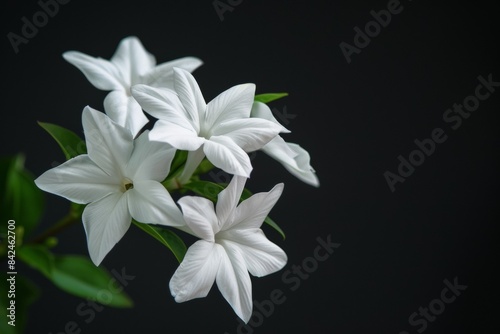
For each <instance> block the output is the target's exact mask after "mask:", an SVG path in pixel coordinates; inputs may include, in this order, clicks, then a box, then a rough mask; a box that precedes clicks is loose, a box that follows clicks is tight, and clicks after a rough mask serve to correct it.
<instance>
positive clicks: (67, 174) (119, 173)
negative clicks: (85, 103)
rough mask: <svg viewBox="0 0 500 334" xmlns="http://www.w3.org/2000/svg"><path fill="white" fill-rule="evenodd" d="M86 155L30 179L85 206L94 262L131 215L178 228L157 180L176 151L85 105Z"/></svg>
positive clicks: (168, 199) (177, 214)
mask: <svg viewBox="0 0 500 334" xmlns="http://www.w3.org/2000/svg"><path fill="white" fill-rule="evenodd" d="M82 121H83V128H84V130H85V138H86V144H87V149H88V154H83V155H79V156H77V157H75V158H73V159H70V160H68V161H66V162H65V163H63V164H62V165H59V166H57V167H55V168H53V169H50V170H48V171H46V172H45V173H44V174H42V175H41V176H40V177H38V178H37V179H36V180H35V183H36V185H37V186H38V187H39V188H40V189H42V190H45V191H47V192H50V193H53V194H56V195H59V196H62V197H64V198H67V199H69V200H70V201H72V202H75V203H79V204H88V203H89V204H88V205H87V206H86V207H85V210H84V211H83V216H82V220H83V225H84V227H85V232H86V234H87V242H88V248H89V253H90V257H91V259H92V261H93V262H94V263H95V264H96V265H99V264H100V263H101V261H102V260H103V258H104V257H105V256H106V254H107V253H108V252H109V251H110V250H111V249H112V248H113V246H114V245H115V244H116V243H117V242H118V241H119V240H120V239H121V238H122V237H123V235H124V234H125V232H126V231H127V230H128V228H129V227H130V224H131V220H132V218H134V219H135V220H137V221H139V222H142V223H148V224H161V225H169V226H180V225H183V224H184V220H183V218H182V214H181V212H180V209H179V208H178V207H177V205H176V204H175V202H174V201H173V199H172V197H171V196H170V194H169V193H168V191H167V190H166V189H165V188H164V187H163V185H162V184H161V183H160V181H163V179H164V178H165V177H166V176H167V174H168V172H169V169H170V163H171V161H172V158H173V156H174V154H175V149H173V148H171V147H170V148H169V147H168V146H167V145H164V144H163V145H162V144H160V143H158V142H152V141H149V139H148V133H147V132H145V133H143V134H141V135H140V136H139V137H138V138H137V139H136V140H135V141H134V140H133V138H132V134H131V133H130V131H128V130H127V129H125V128H124V127H122V126H120V125H118V124H116V123H114V122H113V121H112V120H111V119H110V118H109V117H107V116H106V115H105V114H104V113H102V112H100V111H97V110H95V109H92V108H90V107H86V108H85V109H84V111H83V115H82Z"/></svg>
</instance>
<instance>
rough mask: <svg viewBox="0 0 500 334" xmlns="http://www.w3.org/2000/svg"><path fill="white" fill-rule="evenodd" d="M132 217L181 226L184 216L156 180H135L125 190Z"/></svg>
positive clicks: (148, 222) (141, 220)
mask: <svg viewBox="0 0 500 334" xmlns="http://www.w3.org/2000/svg"><path fill="white" fill-rule="evenodd" d="M126 194H127V200H128V207H129V210H130V214H131V215H132V217H133V218H134V219H135V220H137V221H139V222H141V223H145V224H158V225H165V226H182V225H184V224H185V223H184V218H183V217H182V213H181V210H180V209H179V207H178V206H177V205H176V204H175V202H174V200H173V199H172V197H171V196H170V194H169V192H168V191H167V190H166V189H165V187H164V186H163V185H162V184H161V183H159V182H156V181H145V180H141V181H137V182H134V188H133V189H130V190H128V191H126Z"/></svg>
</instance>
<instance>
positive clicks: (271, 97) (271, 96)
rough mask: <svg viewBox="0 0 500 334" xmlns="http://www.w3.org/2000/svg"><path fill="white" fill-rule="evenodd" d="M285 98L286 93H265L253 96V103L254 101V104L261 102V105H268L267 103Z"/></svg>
mask: <svg viewBox="0 0 500 334" xmlns="http://www.w3.org/2000/svg"><path fill="white" fill-rule="evenodd" d="M285 96H288V93H266V94H258V95H255V97H254V101H256V102H262V103H269V102H272V101H276V100H278V99H281V98H283V97H285Z"/></svg>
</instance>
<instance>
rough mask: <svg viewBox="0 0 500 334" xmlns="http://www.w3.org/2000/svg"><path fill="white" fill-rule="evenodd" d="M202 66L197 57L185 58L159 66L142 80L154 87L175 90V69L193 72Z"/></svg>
mask: <svg viewBox="0 0 500 334" xmlns="http://www.w3.org/2000/svg"><path fill="white" fill-rule="evenodd" d="M202 64H203V62H202V61H201V60H200V59H198V58H196V57H184V58H179V59H175V60H171V61H168V62H165V63H162V64H159V65H158V66H156V67H155V68H153V69H152V70H150V71H149V72H148V73H146V75H144V76H143V78H142V82H143V83H145V84H147V85H150V86H154V87H165V88H170V89H173V88H174V67H178V68H182V69H184V70H186V71H188V72H193V71H194V70H196V69H197V68H198V67H200V66H201V65H202Z"/></svg>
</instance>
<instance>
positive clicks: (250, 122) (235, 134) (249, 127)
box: [212, 118, 281, 152]
mask: <svg viewBox="0 0 500 334" xmlns="http://www.w3.org/2000/svg"><path fill="white" fill-rule="evenodd" d="M280 130H281V127H280V126H279V125H276V124H275V123H273V122H271V121H267V120H265V119H260V118H243V119H233V120H230V121H227V122H224V123H222V124H219V125H216V126H215V127H214V128H213V129H212V134H213V135H215V136H220V135H224V136H227V137H229V138H231V139H232V140H233V141H234V142H235V143H236V145H238V146H239V147H241V148H242V149H243V150H244V151H245V152H252V151H256V150H259V149H260V148H261V147H262V146H264V145H266V144H267V143H268V142H269V141H271V140H272V139H273V138H274V137H276V136H277V135H278V133H279V132H280Z"/></svg>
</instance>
